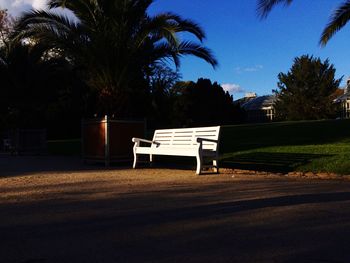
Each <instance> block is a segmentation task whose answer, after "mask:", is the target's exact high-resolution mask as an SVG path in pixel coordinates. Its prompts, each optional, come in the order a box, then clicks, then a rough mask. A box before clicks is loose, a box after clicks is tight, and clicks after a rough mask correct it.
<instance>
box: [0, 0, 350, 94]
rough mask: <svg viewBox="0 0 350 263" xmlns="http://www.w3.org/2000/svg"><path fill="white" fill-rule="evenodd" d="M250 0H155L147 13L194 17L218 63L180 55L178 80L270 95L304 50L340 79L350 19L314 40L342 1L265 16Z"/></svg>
mask: <svg viewBox="0 0 350 263" xmlns="http://www.w3.org/2000/svg"><path fill="white" fill-rule="evenodd" d="M256 1H257V0H217V1H215V0H156V1H155V3H154V4H153V5H152V6H151V8H150V10H149V12H150V14H156V13H160V12H164V11H171V12H174V13H177V14H179V15H181V16H182V17H183V18H189V19H192V20H194V21H195V22H197V23H198V24H200V25H201V27H202V28H203V29H204V31H205V32H206V34H207V39H206V40H205V42H204V44H205V46H207V47H209V48H210V49H212V50H213V52H214V54H215V56H216V57H217V59H218V61H219V67H218V68H217V69H216V70H214V69H213V68H212V67H211V66H210V65H209V64H207V63H205V62H204V61H202V60H200V59H197V58H193V57H186V58H183V59H182V64H181V68H180V72H181V74H182V76H183V79H184V80H193V81H196V80H197V79H198V78H200V77H203V78H209V79H211V80H212V81H217V82H218V83H220V84H222V85H223V86H224V87H225V88H226V89H228V90H230V91H231V93H232V94H233V95H234V98H239V97H242V96H244V93H245V92H256V93H257V94H258V95H264V94H270V93H271V90H272V89H275V88H276V83H277V75H278V73H279V72H287V71H288V70H289V68H290V67H291V65H292V63H293V59H294V58H295V57H297V56H300V55H303V54H310V55H314V56H316V57H321V58H322V59H326V58H329V60H330V62H331V63H332V64H334V66H335V68H336V69H337V77H338V78H339V77H341V76H343V75H344V79H343V82H342V84H344V81H345V80H346V78H347V77H348V76H349V75H350V63H349V58H350V49H349V48H348V41H349V40H350V24H349V25H348V26H346V27H345V28H343V29H342V30H341V31H340V32H339V33H337V34H336V35H335V36H334V37H333V38H332V39H331V40H330V42H329V43H328V45H327V46H326V47H324V48H322V47H320V46H319V45H318V41H319V37H320V34H321V32H322V29H323V27H324V26H325V25H326V23H327V22H328V19H329V16H330V15H331V12H332V11H333V10H334V9H335V8H336V7H337V6H338V5H339V4H340V3H341V2H342V0H339V1H338V0H294V1H293V4H292V5H291V6H290V7H288V8H285V7H283V6H278V7H276V8H275V9H274V10H273V11H272V12H271V13H270V15H269V16H268V18H267V19H265V20H260V19H259V18H258V17H257V14H256ZM218 3H219V4H218ZM44 4H45V0H0V7H2V8H7V9H9V11H10V12H11V13H13V14H15V15H17V14H18V13H20V11H21V10H24V9H28V8H30V7H35V8H40V7H43V6H44ZM183 37H184V38H188V36H186V35H184V36H183Z"/></svg>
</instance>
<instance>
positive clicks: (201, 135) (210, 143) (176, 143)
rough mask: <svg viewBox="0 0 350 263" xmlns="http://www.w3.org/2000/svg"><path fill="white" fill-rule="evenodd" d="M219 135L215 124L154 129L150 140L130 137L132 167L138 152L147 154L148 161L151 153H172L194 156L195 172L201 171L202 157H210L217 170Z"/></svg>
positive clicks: (134, 166)
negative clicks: (142, 144) (210, 125)
mask: <svg viewBox="0 0 350 263" xmlns="http://www.w3.org/2000/svg"><path fill="white" fill-rule="evenodd" d="M219 135H220V126H215V127H202V128H184V129H167V130H156V131H155V132H154V135H153V140H152V141H149V140H145V139H140V138H132V141H133V142H134V143H135V144H134V148H133V150H134V164H133V168H136V163H137V156H138V155H139V154H148V155H149V157H150V162H152V155H172V156H190V157H196V159H197V170H196V173H197V174H200V173H201V171H202V167H203V158H204V157H206V158H210V159H212V161H213V167H214V169H215V171H216V172H219V166H218V156H219V152H218V148H219ZM141 143H147V144H150V146H149V147H142V146H141Z"/></svg>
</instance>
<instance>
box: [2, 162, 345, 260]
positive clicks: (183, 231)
mask: <svg viewBox="0 0 350 263" xmlns="http://www.w3.org/2000/svg"><path fill="white" fill-rule="evenodd" d="M22 169H23V168H22ZM166 175H169V176H168V177H166ZM349 187H350V184H349V182H345V181H320V180H311V181H307V180H301V179H299V180H292V179H288V178H262V177H258V178H255V177H254V176H251V177H249V176H245V177H244V176H242V177H237V176H236V177H235V178H232V176H231V175H228V174H226V175H220V176H206V177H198V176H195V175H194V174H193V171H181V170H161V171H160V170H157V169H143V170H139V171H137V172H131V171H129V170H116V171H85V172H79V173H78V172H67V171H63V172H59V173H53V174H50V173H43V172H40V173H32V174H29V175H26V176H21V175H20V174H18V175H16V176H15V175H13V176H11V177H8V178H3V179H1V178H0V262H4V263H5V262H6V263H8V262H9V263H11V262H27V263H29V262H31V263H35V262H45V263H46V262H55V263H56V262H350V248H349V244H350V188H349Z"/></svg>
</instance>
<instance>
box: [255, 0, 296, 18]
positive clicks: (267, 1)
mask: <svg viewBox="0 0 350 263" xmlns="http://www.w3.org/2000/svg"><path fill="white" fill-rule="evenodd" d="M292 2H293V0H258V7H257V13H258V16H259V17H260V18H261V19H264V18H266V17H267V16H268V14H269V13H270V12H271V10H272V8H273V7H274V6H276V5H278V4H284V5H286V6H287V5H290V4H291V3H292Z"/></svg>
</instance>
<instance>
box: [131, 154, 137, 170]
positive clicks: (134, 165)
mask: <svg viewBox="0 0 350 263" xmlns="http://www.w3.org/2000/svg"><path fill="white" fill-rule="evenodd" d="M136 162H137V154H136V153H135V152H134V163H133V165H132V168H134V169H135V168H136Z"/></svg>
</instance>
